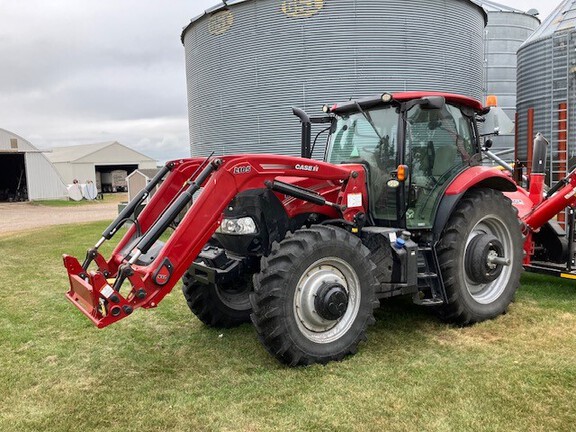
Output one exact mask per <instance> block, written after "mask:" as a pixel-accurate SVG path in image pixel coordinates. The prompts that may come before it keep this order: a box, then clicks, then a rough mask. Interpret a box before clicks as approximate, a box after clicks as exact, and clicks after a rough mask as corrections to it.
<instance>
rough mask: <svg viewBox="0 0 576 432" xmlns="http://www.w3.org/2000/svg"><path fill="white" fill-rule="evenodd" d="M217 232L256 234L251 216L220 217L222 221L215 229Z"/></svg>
mask: <svg viewBox="0 0 576 432" xmlns="http://www.w3.org/2000/svg"><path fill="white" fill-rule="evenodd" d="M216 232H217V233H219V234H236V235H244V234H256V233H257V232H258V230H257V229H256V222H254V219H252V218H251V217H243V218H239V219H222V223H221V224H220V226H219V227H218V229H217V230H216Z"/></svg>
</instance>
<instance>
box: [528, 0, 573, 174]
mask: <svg viewBox="0 0 576 432" xmlns="http://www.w3.org/2000/svg"><path fill="white" fill-rule="evenodd" d="M575 25H576V1H574V0H565V1H563V2H562V3H561V4H560V5H559V6H558V7H557V8H556V9H555V10H554V12H553V13H552V14H551V15H550V16H549V17H548V18H547V19H546V20H545V21H544V22H543V23H542V25H541V26H540V27H539V28H538V29H537V30H536V32H534V33H533V34H532V36H531V37H530V38H529V39H528V40H527V41H526V42H525V43H524V44H523V45H522V46H521V47H520V49H519V50H518V104H517V108H518V123H519V124H518V149H517V154H518V157H519V159H520V160H522V161H525V162H529V160H530V159H531V148H532V140H533V136H534V135H535V134H536V132H541V133H543V134H544V135H545V136H546V137H547V138H548V139H549V141H550V144H551V148H550V151H549V156H550V161H549V163H548V175H549V181H551V182H555V181H556V180H558V179H559V178H561V177H563V176H564V175H565V174H566V173H567V170H568V169H569V167H571V166H572V165H573V161H574V156H575V151H576V147H575V145H574V144H573V143H574V142H575V141H574V138H575V134H576V112H575V110H574V107H573V105H574V103H576V94H575V76H576V75H575V74H576V29H575Z"/></svg>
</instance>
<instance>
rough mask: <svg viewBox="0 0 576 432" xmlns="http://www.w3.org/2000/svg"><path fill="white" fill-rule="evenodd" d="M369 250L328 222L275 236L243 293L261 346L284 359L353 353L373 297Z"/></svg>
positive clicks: (305, 360)
mask: <svg viewBox="0 0 576 432" xmlns="http://www.w3.org/2000/svg"><path fill="white" fill-rule="evenodd" d="M369 254H370V251H369V250H368V249H367V248H366V247H365V246H364V245H363V244H362V242H361V241H360V239H358V238H357V237H356V236H354V235H352V234H350V233H349V232H348V231H345V230H343V229H341V228H336V227H331V226H314V227H312V228H309V229H302V230H299V231H296V232H295V233H293V234H288V235H287V236H286V238H285V239H284V240H283V241H281V242H280V243H275V244H274V246H273V248H272V252H271V253H270V255H269V256H267V257H263V258H262V260H261V271H260V273H257V274H256V275H255V276H254V292H253V293H252V294H251V296H250V299H251V302H252V308H253V313H252V322H253V323H254V326H255V328H256V331H257V333H258V337H259V338H260V341H261V342H262V344H263V345H264V347H265V348H266V349H267V350H268V352H270V354H272V355H273V356H275V357H276V358H277V359H278V360H279V361H280V362H282V363H285V364H288V365H291V366H297V365H308V364H312V363H321V364H325V363H328V362H329V361H339V360H342V359H343V358H344V357H345V356H346V355H348V354H355V353H356V352H357V347H358V344H359V343H360V342H361V341H363V340H365V339H366V329H367V327H368V325H370V324H373V323H374V316H373V309H374V308H375V307H377V306H378V304H379V303H378V301H377V300H376V299H375V294H374V292H375V287H376V286H377V281H376V279H375V277H374V264H372V262H371V261H370V259H369Z"/></svg>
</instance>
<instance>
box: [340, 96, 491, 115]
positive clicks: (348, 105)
mask: <svg viewBox="0 0 576 432" xmlns="http://www.w3.org/2000/svg"><path fill="white" fill-rule="evenodd" d="M383 94H386V93H383ZM383 94H380V95H378V96H372V97H368V98H363V99H356V100H354V99H353V100H349V101H346V102H343V103H339V104H335V105H334V106H332V107H331V108H330V112H332V113H334V114H343V113H346V112H351V111H357V110H358V107H357V106H356V104H358V105H360V107H361V108H362V109H369V108H374V107H376V106H378V105H386V104H387V103H392V102H394V101H396V102H400V103H402V102H407V101H410V100H417V99H422V98H424V97H427V96H442V97H443V98H444V99H446V102H447V103H450V104H454V105H460V106H466V107H469V108H472V109H473V110H474V111H476V112H479V113H480V112H482V111H483V110H484V106H483V105H482V103H480V101H478V100H476V99H473V98H471V97H468V96H463V95H459V94H455V93H443V92H432V91H410V92H398V93H389V94H390V95H392V101H391V102H387V103H385V102H383V101H382V95H383Z"/></svg>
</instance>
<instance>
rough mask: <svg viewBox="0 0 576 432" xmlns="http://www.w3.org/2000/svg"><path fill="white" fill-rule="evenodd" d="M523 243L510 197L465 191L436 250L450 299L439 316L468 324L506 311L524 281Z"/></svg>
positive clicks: (480, 190)
mask: <svg viewBox="0 0 576 432" xmlns="http://www.w3.org/2000/svg"><path fill="white" fill-rule="evenodd" d="M522 244H523V240H522V234H521V230H520V225H519V221H518V217H517V212H516V209H515V208H514V207H513V206H512V203H511V201H510V200H509V199H508V198H506V197H505V196H504V195H503V194H502V193H501V192H498V191H495V190H493V189H473V190H471V191H469V192H467V193H466V195H465V196H464V197H463V198H462V200H461V201H460V203H459V204H458V205H457V207H456V209H455V210H454V212H453V213H452V215H451V216H450V219H449V221H448V223H447V225H446V227H445V228H444V231H443V233H442V237H441V239H440V242H439V245H438V248H437V252H438V260H439V263H440V270H441V273H442V277H443V280H444V286H445V288H446V293H447V297H448V303H447V304H444V305H442V306H439V307H438V309H437V311H438V312H439V315H440V317H441V318H442V319H444V320H445V321H447V322H452V323H456V324H460V325H467V324H473V323H476V322H480V321H484V320H487V319H491V318H495V317H496V316H498V315H501V314H503V313H505V312H506V310H507V308H508V306H509V304H510V303H511V302H512V300H513V298H514V294H515V293H516V290H517V288H518V285H519V283H520V275H521V273H522Z"/></svg>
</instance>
